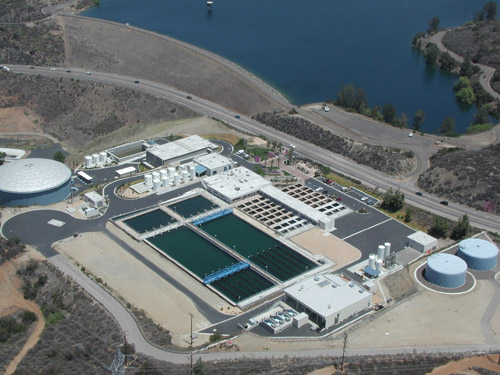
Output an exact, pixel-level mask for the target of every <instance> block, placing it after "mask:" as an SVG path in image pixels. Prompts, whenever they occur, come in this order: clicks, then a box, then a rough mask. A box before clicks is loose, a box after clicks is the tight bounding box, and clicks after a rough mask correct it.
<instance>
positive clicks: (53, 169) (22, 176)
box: [0, 158, 71, 207]
mask: <svg viewBox="0 0 500 375" xmlns="http://www.w3.org/2000/svg"><path fill="white" fill-rule="evenodd" d="M70 193H71V169H69V168H68V167H67V166H66V165H64V164H62V163H60V162H58V161H55V160H50V159H35V158H34V159H21V160H15V161H12V162H10V163H5V164H4V165H2V166H0V205H2V206H11V207H12V206H31V205H42V206H45V205H49V204H52V203H56V202H60V201H62V200H64V199H66V198H67V197H68V196H69V195H70Z"/></svg>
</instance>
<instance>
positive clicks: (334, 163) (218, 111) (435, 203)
mask: <svg viewBox="0 0 500 375" xmlns="http://www.w3.org/2000/svg"><path fill="white" fill-rule="evenodd" d="M9 67H10V68H11V72H14V73H24V74H41V75H46V76H52V77H58V78H61V77H68V78H70V77H71V78H76V79H87V80H92V81H95V82H101V83H104V84H112V85H117V86H121V87H128V88H131V89H135V90H139V91H142V92H144V93H148V94H151V95H154V96H156V97H160V98H164V99H167V100H169V101H172V102H174V103H177V104H179V105H182V106H185V107H188V108H190V109H191V110H193V111H195V112H198V113H199V114H201V115H205V116H209V117H213V118H216V119H218V120H220V121H222V122H225V123H228V124H230V125H231V126H233V127H235V128H237V129H239V130H242V131H244V132H250V133H253V134H257V135H264V136H266V137H267V138H268V139H271V140H274V141H277V142H280V143H282V144H285V145H287V144H294V145H295V146H296V152H298V153H300V154H301V155H303V156H305V157H307V158H310V159H312V160H315V161H317V162H319V163H322V164H324V165H328V166H330V167H332V168H333V169H334V170H337V171H339V172H341V173H344V174H346V175H349V176H351V177H353V178H356V179H358V180H361V181H363V182H364V183H365V184H368V185H371V186H373V187H379V188H381V189H383V190H388V189H390V188H392V189H394V190H396V189H400V190H401V191H402V192H403V193H405V196H406V200H407V201H408V202H409V203H411V204H413V205H415V206H417V207H420V208H423V209H426V210H428V211H430V212H432V213H434V214H437V215H441V216H444V217H447V218H450V219H453V220H457V219H458V218H460V217H461V216H462V215H464V214H467V215H468V216H469V218H470V222H471V224H472V225H474V226H476V227H479V228H482V229H485V230H488V231H492V232H500V217H498V216H495V215H491V214H488V213H485V212H481V211H476V210H474V209H471V208H469V207H465V206H460V205H458V204H453V203H450V205H449V206H443V205H440V204H439V201H440V199H439V198H437V197H433V196H429V195H424V196H422V197H420V196H417V195H415V188H414V186H413V185H412V181H411V179H410V180H409V181H407V180H404V179H398V178H393V177H391V176H386V175H383V174H382V173H380V172H378V171H375V170H373V169H371V168H369V167H366V166H362V165H358V164H356V163H355V162H354V161H352V160H350V159H347V158H344V157H342V156H340V155H338V154H334V153H332V152H330V151H327V150H325V149H322V148H320V147H317V146H315V145H312V144H310V143H308V142H305V141H303V140H300V139H297V138H295V137H292V136H290V135H288V134H285V133H282V132H280V131H277V130H275V129H273V128H270V127H267V126H265V125H263V124H261V123H259V122H257V121H254V120H252V119H251V118H248V117H245V116H241V117H240V118H235V115H236V114H235V113H234V112H233V111H231V110H228V109H226V108H224V107H221V106H220V105H217V104H215V103H212V102H210V101H208V100H206V99H203V98H199V97H196V96H192V99H187V96H188V93H186V92H183V91H179V90H177V89H174V88H172V87H169V86H166V85H162V84H158V83H155V82H150V81H143V80H141V81H140V82H139V83H135V81H136V79H135V78H134V77H126V76H120V75H117V74H110V73H99V72H93V73H92V75H86V74H85V71H83V70H81V69H74V68H70V69H62V68H55V69H56V70H50V69H49V68H39V67H36V68H35V69H30V67H29V66H10V65H9ZM52 69H54V68H52ZM67 70H69V71H70V72H68V71H67ZM330 126H331V124H330ZM416 138H417V139H418V137H416ZM388 146H391V145H388ZM420 163H421V164H422V163H424V161H420Z"/></svg>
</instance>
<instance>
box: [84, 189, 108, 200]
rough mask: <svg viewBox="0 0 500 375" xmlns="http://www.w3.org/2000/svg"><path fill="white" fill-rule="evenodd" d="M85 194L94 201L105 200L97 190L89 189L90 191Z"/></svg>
mask: <svg viewBox="0 0 500 375" xmlns="http://www.w3.org/2000/svg"><path fill="white" fill-rule="evenodd" d="M83 195H84V196H85V198H87V199H89V200H91V201H92V202H99V201H102V200H104V197H103V196H102V195H101V194H99V193H97V192H95V191H89V192H88V193H85V194H83Z"/></svg>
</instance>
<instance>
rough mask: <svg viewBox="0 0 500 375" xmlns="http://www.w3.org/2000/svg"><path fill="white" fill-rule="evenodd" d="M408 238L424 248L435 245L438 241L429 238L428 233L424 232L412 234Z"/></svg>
mask: <svg viewBox="0 0 500 375" xmlns="http://www.w3.org/2000/svg"><path fill="white" fill-rule="evenodd" d="M408 238H409V239H410V240H413V241H415V242H416V243H419V244H420V245H423V246H426V245H432V244H433V243H435V242H437V239H435V238H434V237H432V236H429V235H428V234H427V233H424V232H422V231H418V232H415V233H412V234H410V235H409V236H408Z"/></svg>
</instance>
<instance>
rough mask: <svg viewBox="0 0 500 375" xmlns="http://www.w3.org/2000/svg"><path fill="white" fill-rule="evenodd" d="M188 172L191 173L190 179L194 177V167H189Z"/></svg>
mask: <svg viewBox="0 0 500 375" xmlns="http://www.w3.org/2000/svg"><path fill="white" fill-rule="evenodd" d="M189 173H191V180H194V178H195V177H196V170H195V169H194V167H191V170H190V171H189Z"/></svg>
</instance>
